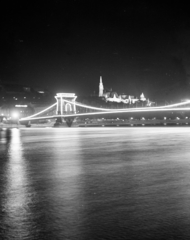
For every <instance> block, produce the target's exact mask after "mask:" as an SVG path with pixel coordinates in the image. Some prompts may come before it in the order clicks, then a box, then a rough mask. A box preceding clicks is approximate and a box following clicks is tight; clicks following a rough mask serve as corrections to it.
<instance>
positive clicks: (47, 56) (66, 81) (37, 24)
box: [0, 0, 190, 98]
mask: <svg viewBox="0 0 190 240" xmlns="http://www.w3.org/2000/svg"><path fill="white" fill-rule="evenodd" d="M123 2H124V3H123ZM5 4H6V5H4V7H3V8H1V10H2V13H1V42H0V44H1V46H0V50H1V51H0V80H1V81H4V82H9V81H11V82H15V83H20V84H21V83H22V84H29V85H33V86H42V87H48V88H49V90H52V91H56V92H75V93H76V94H77V95H81V94H86V95H88V94H90V93H93V92H94V91H98V85H99V77H100V75H102V77H103V83H104V86H105V87H107V88H112V89H113V90H114V91H116V92H118V93H122V92H124V93H126V94H131V95H136V96H138V95H139V94H140V93H141V92H144V93H145V95H146V96H147V97H150V98H154V97H157V98H159V97H168V96H171V97H173V98H175V97H183V96H185V97H186V96H188V94H189V95H190V78H189V74H190V17H189V15H190V14H189V12H188V5H184V4H183V2H182V1H143V0H142V1H135V0H132V1H103V0H102V1H98V0H94V1H93V0H88V1H80V0H75V1H74V0H69V1H59V0H57V1H56V0H53V1H25V3H24V1H14V2H13V1H6V3H5Z"/></svg>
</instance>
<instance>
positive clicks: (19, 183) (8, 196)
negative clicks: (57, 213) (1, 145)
mask: <svg viewBox="0 0 190 240" xmlns="http://www.w3.org/2000/svg"><path fill="white" fill-rule="evenodd" d="M5 134H6V135H5V136H4V138H5V142H6V143H7V145H6V148H7V159H6V163H5V168H4V173H3V179H4V189H3V190H4V191H3V192H2V194H1V196H2V197H1V199H2V215H3V221H2V225H3V231H5V232H7V234H6V235H7V236H9V238H10V239H11V238H16V239H23V238H24V237H27V236H29V235H30V229H29V228H30V226H29V225H28V224H27V222H28V218H30V211H29V204H30V202H31V196H29V195H28V185H29V182H28V178H27V173H26V171H27V167H26V163H25V159H24V158H23V154H22V153H23V152H22V142H21V139H20V131H19V130H18V129H12V130H9V131H8V132H6V133H5Z"/></svg>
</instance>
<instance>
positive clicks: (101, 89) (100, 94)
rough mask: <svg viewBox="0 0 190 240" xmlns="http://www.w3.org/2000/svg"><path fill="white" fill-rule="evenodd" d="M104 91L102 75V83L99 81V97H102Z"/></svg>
mask: <svg viewBox="0 0 190 240" xmlns="http://www.w3.org/2000/svg"><path fill="white" fill-rule="evenodd" d="M103 93H104V86H103V83H102V76H100V83H99V97H102V96H103Z"/></svg>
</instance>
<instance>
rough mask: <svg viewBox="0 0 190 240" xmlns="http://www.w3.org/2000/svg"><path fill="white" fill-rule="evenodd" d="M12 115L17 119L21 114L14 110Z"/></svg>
mask: <svg viewBox="0 0 190 240" xmlns="http://www.w3.org/2000/svg"><path fill="white" fill-rule="evenodd" d="M11 116H12V118H13V119H17V118H18V117H19V114H18V112H13V113H12V114H11Z"/></svg>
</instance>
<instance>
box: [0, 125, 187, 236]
mask: <svg viewBox="0 0 190 240" xmlns="http://www.w3.org/2000/svg"><path fill="white" fill-rule="evenodd" d="M3 134H4V135H2V133H1V138H0V140H1V141H0V204H1V208H0V239H189V238H190V230H189V222H190V208H189V205H190V174H189V172H190V153H189V140H190V129H189V128H185V127H184V128H182V127H181V128H133V129H131V128H95V129H93V128H90V129H80V128H73V129H72V128H71V129H69V128H68V129H66V128H65V129H22V130H19V129H14V130H11V133H10V134H9V135H7V136H6V135H5V133H3Z"/></svg>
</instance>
